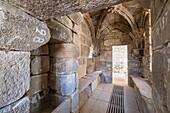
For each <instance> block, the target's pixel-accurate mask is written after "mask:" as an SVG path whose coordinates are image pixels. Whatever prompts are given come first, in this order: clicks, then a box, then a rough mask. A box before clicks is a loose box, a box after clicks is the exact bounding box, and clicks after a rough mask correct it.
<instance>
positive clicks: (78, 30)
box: [73, 24, 80, 35]
mask: <svg viewBox="0 0 170 113" xmlns="http://www.w3.org/2000/svg"><path fill="white" fill-rule="evenodd" d="M73 31H74V32H75V33H76V34H77V35H79V34H80V25H77V24H74V25H73Z"/></svg>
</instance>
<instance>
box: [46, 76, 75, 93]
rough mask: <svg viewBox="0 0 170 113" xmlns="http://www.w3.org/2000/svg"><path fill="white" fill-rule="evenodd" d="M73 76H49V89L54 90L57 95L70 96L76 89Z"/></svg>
mask: <svg viewBox="0 0 170 113" xmlns="http://www.w3.org/2000/svg"><path fill="white" fill-rule="evenodd" d="M75 82H76V77H75V74H68V75H66V74H64V75H58V74H50V83H49V84H50V88H52V89H54V90H56V92H57V94H59V95H63V96H64V95H71V94H72V93H73V92H74V91H75V88H76V83H75Z"/></svg>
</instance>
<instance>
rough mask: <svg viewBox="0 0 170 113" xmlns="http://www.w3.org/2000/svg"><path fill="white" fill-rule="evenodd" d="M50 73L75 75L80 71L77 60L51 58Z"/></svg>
mask: <svg viewBox="0 0 170 113" xmlns="http://www.w3.org/2000/svg"><path fill="white" fill-rule="evenodd" d="M50 63H51V66H50V72H51V73H58V74H69V73H74V72H76V71H77V69H78V61H77V59H76V58H51V59H50Z"/></svg>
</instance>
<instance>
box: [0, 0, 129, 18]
mask: <svg viewBox="0 0 170 113" xmlns="http://www.w3.org/2000/svg"><path fill="white" fill-rule="evenodd" d="M3 1H5V2H8V3H9V4H12V5H14V6H17V7H21V8H22V9H24V10H25V11H27V12H29V13H31V14H32V15H35V16H37V17H38V18H40V19H44V20H47V19H49V18H54V17H57V16H58V15H60V16H61V15H66V14H72V13H75V12H78V11H82V12H85V11H88V10H90V9H102V8H105V7H106V6H112V5H115V4H118V3H120V2H125V1H129V0H110V1H107V0H103V1H90V0H86V1H83V0H80V1H79V0H69V1H60V0H57V1H53V0H43V1H42V0H34V1H27V0H18V1H15V0H3Z"/></svg>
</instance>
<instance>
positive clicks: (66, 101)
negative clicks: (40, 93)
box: [30, 94, 71, 113]
mask: <svg viewBox="0 0 170 113" xmlns="http://www.w3.org/2000/svg"><path fill="white" fill-rule="evenodd" d="M70 106H71V105H70V98H66V97H61V96H58V95H55V94H48V95H46V96H45V97H44V98H43V99H41V100H39V101H38V102H36V103H32V104H31V111H30V113H70Z"/></svg>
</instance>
